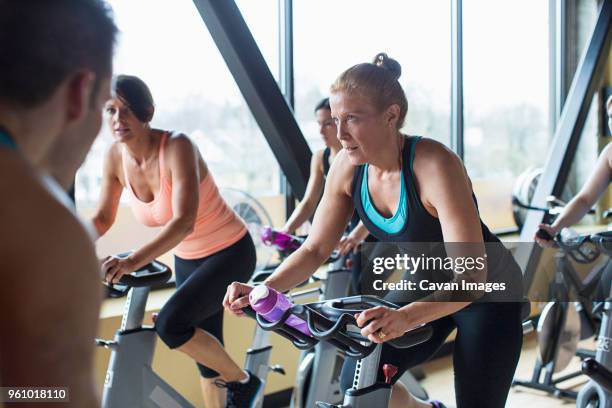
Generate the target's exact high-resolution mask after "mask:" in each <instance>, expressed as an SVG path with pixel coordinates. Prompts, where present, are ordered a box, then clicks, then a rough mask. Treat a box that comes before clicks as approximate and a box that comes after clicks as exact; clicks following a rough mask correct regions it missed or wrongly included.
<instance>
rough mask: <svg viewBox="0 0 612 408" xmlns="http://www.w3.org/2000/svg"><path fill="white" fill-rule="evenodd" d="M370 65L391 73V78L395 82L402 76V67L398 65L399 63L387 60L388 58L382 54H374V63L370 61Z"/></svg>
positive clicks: (390, 59)
mask: <svg viewBox="0 0 612 408" xmlns="http://www.w3.org/2000/svg"><path fill="white" fill-rule="evenodd" d="M372 64H374V65H376V66H377V67H381V68H384V69H386V70H387V71H389V72H390V73H391V75H393V78H395V79H396V80H397V79H399V77H400V76H401V75H402V66H401V65H400V64H399V62H397V61H396V60H394V59H393V58H389V56H388V55H387V54H386V53H384V52H379V53H378V54H376V56H375V57H374V61H372Z"/></svg>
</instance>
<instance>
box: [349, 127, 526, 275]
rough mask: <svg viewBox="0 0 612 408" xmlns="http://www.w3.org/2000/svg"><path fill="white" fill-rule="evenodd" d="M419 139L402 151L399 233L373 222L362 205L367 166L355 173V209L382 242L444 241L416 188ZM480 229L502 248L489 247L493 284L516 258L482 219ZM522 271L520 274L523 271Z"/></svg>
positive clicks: (410, 141) (412, 139)
mask: <svg viewBox="0 0 612 408" xmlns="http://www.w3.org/2000/svg"><path fill="white" fill-rule="evenodd" d="M419 140H421V137H420V136H410V137H407V138H406V141H405V143H404V148H403V150H402V163H403V165H402V172H403V173H404V183H405V189H406V190H405V191H406V206H407V208H406V222H405V223H404V226H403V228H402V229H401V230H400V231H399V232H397V233H394V234H390V233H387V232H385V231H383V230H381V229H380V228H378V227H377V226H376V225H374V223H373V222H372V221H370V219H369V218H368V217H367V215H366V213H365V211H364V208H363V205H362V202H361V183H362V180H363V174H364V168H365V165H361V166H358V167H357V168H356V169H355V173H354V174H353V183H352V189H353V190H352V196H353V203H354V204H355V209H356V211H357V213H358V214H359V218H360V219H361V221H363V223H364V224H365V226H366V227H367V229H368V231H369V232H370V234H372V235H374V236H375V237H376V238H377V239H378V241H380V242H415V243H434V242H444V237H443V235H442V226H441V225H440V220H439V219H438V218H436V217H434V216H432V215H431V214H430V213H429V212H427V210H426V209H425V207H424V206H423V203H422V202H421V199H420V198H419V194H418V191H417V189H416V187H415V181H414V179H415V178H414V173H413V169H412V162H413V159H414V151H415V148H416V144H417V143H418V141H419ZM472 198H473V199H474V203H475V204H476V208H477V209H478V203H477V201H476V197H475V196H474V193H472ZM480 226H481V229H482V236H483V239H484V242H491V243H500V244H499V245H492V246H487V258H488V271H489V272H488V280H489V281H490V280H491V279H492V278H494V275H496V274H497V273H498V272H496V271H498V270H499V269H502V268H498V265H499V264H500V263H502V262H504V259H505V260H506V261H509V260H508V259H507V258H506V256H509V257H510V258H511V259H512V255H511V254H510V253H509V252H508V251H507V249H505V248H504V247H503V245H502V244H501V241H500V240H499V238H498V237H497V236H495V235H494V234H493V233H492V232H491V231H490V230H489V228H488V227H487V226H486V225H485V224H484V223H483V222H482V220H481V221H480ZM496 248H498V249H496ZM518 272H519V273H520V270H519V271H518ZM493 280H495V279H493Z"/></svg>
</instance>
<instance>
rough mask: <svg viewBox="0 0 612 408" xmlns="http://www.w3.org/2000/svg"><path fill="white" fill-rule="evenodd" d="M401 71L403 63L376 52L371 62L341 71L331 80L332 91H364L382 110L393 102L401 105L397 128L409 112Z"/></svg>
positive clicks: (362, 93) (378, 108) (364, 94)
mask: <svg viewBox="0 0 612 408" xmlns="http://www.w3.org/2000/svg"><path fill="white" fill-rule="evenodd" d="M401 74H402V67H401V65H400V64H399V62H397V61H396V60H394V59H393V58H389V57H388V56H387V54H385V53H384V52H381V53H378V54H376V56H375V57H374V61H372V62H371V63H363V64H357V65H354V66H352V67H350V68H349V69H347V70H346V71H344V72H343V73H342V74H340V76H339V77H338V78H337V79H336V80H335V81H334V83H333V84H332V86H331V89H330V92H331V93H337V92H346V93H349V94H350V93H358V94H361V95H363V96H365V97H366V98H368V99H370V100H371V102H372V105H374V107H375V108H376V109H377V110H378V111H379V112H383V111H384V110H385V109H387V108H388V107H389V106H391V105H393V104H396V105H398V106H399V107H400V115H399V118H398V121H397V129H400V128H401V127H402V126H403V125H404V120H405V119H406V114H407V113H408V100H407V99H406V94H405V93H404V90H403V89H402V86H401V85H400V83H399V81H398V79H399V77H400V76H401Z"/></svg>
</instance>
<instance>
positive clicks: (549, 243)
mask: <svg viewBox="0 0 612 408" xmlns="http://www.w3.org/2000/svg"><path fill="white" fill-rule="evenodd" d="M538 228H539V230H538V232H536V233H535V235H534V236H533V239H534V240H535V242H537V243H538V245H540V246H541V247H542V248H552V247H553V246H554V245H555V241H554V239H547V237H544V235H545V234H542V233H541V232H540V230H543V231H546V233H548V235H550V237H554V236H555V235H557V234H558V233H559V231H557V229H556V228H553V227H552V226H551V225H548V224H540V225H539V226H538Z"/></svg>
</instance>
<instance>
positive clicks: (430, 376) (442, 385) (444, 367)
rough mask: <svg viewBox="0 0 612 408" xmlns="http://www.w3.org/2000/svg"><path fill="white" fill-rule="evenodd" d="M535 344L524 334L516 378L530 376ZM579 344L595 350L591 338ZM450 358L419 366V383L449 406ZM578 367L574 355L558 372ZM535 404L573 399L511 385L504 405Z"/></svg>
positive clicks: (542, 406)
mask: <svg viewBox="0 0 612 408" xmlns="http://www.w3.org/2000/svg"><path fill="white" fill-rule="evenodd" d="M536 346H537V343H536V336H535V333H530V334H529V335H527V336H525V339H524V342H523V351H522V353H521V359H520V360H519V364H518V367H517V371H516V377H517V378H520V379H528V378H531V375H532V370H533V366H534V363H535V359H536V353H537V348H536ZM579 347H582V348H586V349H591V350H594V349H595V341H594V340H585V341H583V342H581V343H580V344H579ZM452 365H453V364H452V359H451V357H450V356H446V357H443V358H439V359H437V360H435V361H432V362H430V363H427V364H425V365H424V366H423V368H424V371H425V374H426V378H425V379H424V380H423V381H422V384H423V386H424V387H425V389H427V392H428V393H429V395H430V396H431V397H432V398H435V399H438V400H440V401H442V402H444V403H447V402H448V403H449V407H451V406H454V405H453V404H454V401H455V394H454V386H453V370H452ZM579 368H580V360H579V359H578V358H577V357H575V358H574V359H573V360H572V362H571V363H570V365H569V366H568V367H567V368H566V369H565V370H564V371H562V372H561V373H560V374H559V375H563V374H567V373H570V372H572V371H575V370H578V369H579ZM586 381H587V377H586V376H579V377H576V378H573V379H571V380H568V381H566V382H565V383H563V384H562V386H563V388H572V387H573V388H572V389H573V390H575V391H578V390H580V387H581V386H582V385H583V384H584V383H586ZM527 404H529V406H535V407H538V408H555V407H570V406H576V402H575V401H573V400H562V399H558V398H555V397H552V396H550V395H548V394H546V393H545V392H543V391H538V390H534V389H531V388H524V387H514V388H512V389H511V390H510V395H509V396H508V402H507V404H506V407H509V408H524V407H525V406H527Z"/></svg>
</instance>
